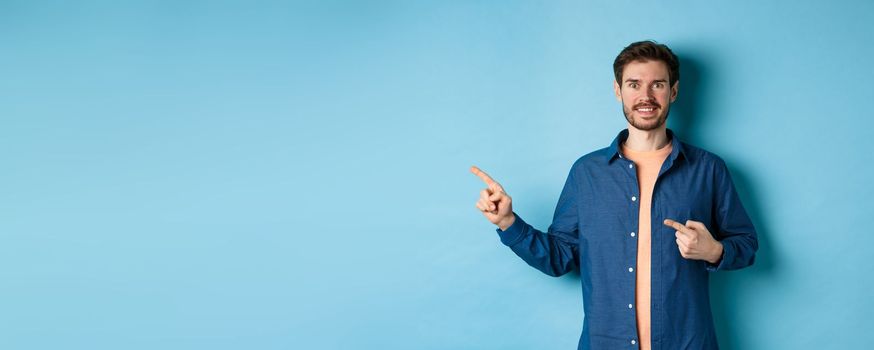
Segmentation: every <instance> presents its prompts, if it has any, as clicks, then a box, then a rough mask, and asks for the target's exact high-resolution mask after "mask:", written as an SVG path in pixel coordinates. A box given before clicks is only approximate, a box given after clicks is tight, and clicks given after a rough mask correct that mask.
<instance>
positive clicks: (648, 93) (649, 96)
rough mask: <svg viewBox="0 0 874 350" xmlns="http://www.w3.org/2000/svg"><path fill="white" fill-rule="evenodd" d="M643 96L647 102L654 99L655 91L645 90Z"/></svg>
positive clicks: (650, 88) (649, 88) (651, 89)
mask: <svg viewBox="0 0 874 350" xmlns="http://www.w3.org/2000/svg"><path fill="white" fill-rule="evenodd" d="M644 96H645V97H646V98H647V99H649V100H654V99H655V91H653V88H652V87H648V88H646V92H644Z"/></svg>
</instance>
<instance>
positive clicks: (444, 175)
mask: <svg viewBox="0 0 874 350" xmlns="http://www.w3.org/2000/svg"><path fill="white" fill-rule="evenodd" d="M872 4H874V3H872V2H866V1H837V2H832V4H830V5H826V2H825V1H808V2H797V1H773V2H767V3H765V2H760V1H730V2H729V1H705V2H702V1H672V2H661V1H659V2H651V1H602V2H598V3H592V2H583V1H575V2H572V1H543V2H536V1H430V2H411V1H312V2H308V3H307V2H279V1H275V2H274V1H258V2H254V1H239V2H231V1H139V2H117V1H80V2H69V1H2V2H0V72H2V74H0V162H2V163H0V164H2V165H0V348H4V349H61V348H63V349H194V348H196V349H573V348H575V346H576V342H577V337H578V336H579V332H580V330H581V326H582V317H583V310H582V301H581V291H580V286H579V278H578V277H577V276H574V275H566V276H563V277H560V278H553V277H549V276H546V275H544V274H541V273H540V272H538V271H536V270H534V269H532V268H530V267H529V266H527V265H526V264H525V263H524V262H523V261H521V260H520V259H519V258H517V257H516V256H515V255H514V254H513V253H512V252H511V251H510V250H509V249H508V248H507V247H505V246H502V245H501V244H500V242H499V240H498V237H497V235H496V234H495V232H494V226H493V225H491V224H490V223H488V222H487V221H486V220H485V219H484V218H483V217H482V216H481V214H480V213H479V212H478V211H477V210H476V208H475V207H474V203H475V202H476V200H477V197H478V192H479V191H480V190H481V189H482V188H483V187H484V186H483V184H482V183H481V182H480V181H479V180H478V179H477V178H476V177H475V176H473V175H472V174H470V173H469V172H468V167H469V166H470V165H474V164H475V165H478V166H480V167H481V168H483V169H484V170H485V171H487V172H489V173H490V174H492V175H493V176H494V177H495V178H496V179H497V180H498V181H500V182H501V183H502V184H503V186H504V187H505V188H506V189H507V191H508V193H509V194H510V195H512V196H513V198H514V208H515V210H516V211H517V212H518V213H519V214H520V215H521V216H522V217H523V218H525V219H526V221H528V222H530V223H532V224H533V225H534V226H535V227H538V228H540V229H541V230H545V229H546V228H547V226H548V225H549V223H550V221H551V218H552V211H553V210H554V208H555V203H556V200H557V198H558V195H559V192H560V190H561V187H562V185H563V183H564V180H565V177H566V175H567V172H568V170H569V169H570V166H571V164H572V163H573V162H574V160H576V159H577V158H578V157H580V156H581V155H583V154H585V153H588V152H590V151H592V150H595V149H598V148H601V147H604V146H606V145H608V144H609V143H610V141H611V140H612V139H613V137H614V136H615V135H616V133H617V132H618V131H619V130H621V129H622V128H624V127H625V121H624V119H623V117H622V115H621V109H620V106H619V103H618V102H617V101H616V100H615V99H614V96H613V91H612V79H613V76H612V67H611V65H612V61H613V58H614V57H615V56H616V54H617V53H618V52H619V51H620V50H621V49H622V48H623V47H624V46H625V45H627V44H628V43H630V42H632V41H636V40H641V39H655V40H658V41H660V42H663V43H666V44H668V45H669V46H670V47H671V48H672V49H673V50H674V51H675V52H676V53H677V54H678V55H679V56H680V58H681V62H682V76H681V83H680V84H681V85H680V95H679V99H678V100H677V102H676V104H675V105H674V106H673V109H672V113H671V117H670V119H669V125H670V126H671V127H672V128H673V129H675V130H676V131H677V132H678V134H679V135H680V136H681V138H683V139H684V140H686V141H688V142H691V143H693V144H696V145H698V146H700V147H703V148H705V149H708V150H710V151H713V152H715V153H717V154H719V155H720V156H722V157H723V158H724V159H725V160H726V161H727V163H728V164H729V167H730V169H731V171H732V175H733V177H734V179H735V183H736V185H737V187H738V189H739V191H740V193H741V196H742V199H743V201H744V204H745V206H746V207H747V209H748V211H749V212H750V215H751V217H752V218H753V220H754V222H755V223H756V225H757V227H758V229H759V231H760V245H761V248H760V250H759V254H758V257H757V262H756V264H755V265H754V266H753V267H751V268H748V269H744V270H740V271H732V272H719V273H715V274H714V275H713V277H714V278H713V280H712V287H713V290H714V293H713V296H712V301H713V309H714V312H715V316H716V322H717V326H718V330H719V337H720V343H721V344H722V347H723V348H725V349H820V348H831V349H848V348H860V347H867V346H866V344H868V343H869V342H870V340H869V337H870V330H871V329H872V326H874V324H872V323H874V322H872V321H871V314H872V312H874V302H872V299H871V298H870V294H871V293H870V291H871V290H872V288H874V283H872V277H871V272H872V265H874V263H872V254H871V246H872V244H874V238H872V232H871V229H870V227H871V214H872V205H871V204H870V203H871V198H872V196H874V191H872V189H874V186H872V185H871V178H872V176H874V166H872V165H871V155H870V153H871V152H872V149H874V144H872V136H874V135H872V128H871V123H872V122H871V118H872V113H871V112H870V108H869V105H870V103H871V101H872V98H874V84H872V82H874V69H872V68H871V63H870V62H871V58H872V57H874V49H872V47H871V37H872V35H874V26H872V24H871V23H874V5H872Z"/></svg>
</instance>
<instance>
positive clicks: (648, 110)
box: [634, 105, 659, 114]
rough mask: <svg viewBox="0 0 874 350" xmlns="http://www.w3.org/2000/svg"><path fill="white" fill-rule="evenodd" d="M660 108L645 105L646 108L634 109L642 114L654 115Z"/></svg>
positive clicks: (638, 107)
mask: <svg viewBox="0 0 874 350" xmlns="http://www.w3.org/2000/svg"><path fill="white" fill-rule="evenodd" d="M658 108H659V107H658V106H653V105H645V106H637V107H634V110H635V111H637V112H638V113H641V114H653V113H655V110H656V109H658Z"/></svg>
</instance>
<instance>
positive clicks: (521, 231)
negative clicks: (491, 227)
mask: <svg viewBox="0 0 874 350" xmlns="http://www.w3.org/2000/svg"><path fill="white" fill-rule="evenodd" d="M513 216H514V217H515V219H514V220H513V224H512V225H510V227H507V229H506V230H504V231H501V228H500V227H499V228H496V229H495V231H496V232H498V236H500V237H501V243H504V245H506V246H512V245H514V244H516V243H519V241H521V240H522V238H524V237H525V234H526V231H528V230H526V227H527V226H528V223H526V222H525V221H524V220H522V218H520V217H519V215H516V212H513Z"/></svg>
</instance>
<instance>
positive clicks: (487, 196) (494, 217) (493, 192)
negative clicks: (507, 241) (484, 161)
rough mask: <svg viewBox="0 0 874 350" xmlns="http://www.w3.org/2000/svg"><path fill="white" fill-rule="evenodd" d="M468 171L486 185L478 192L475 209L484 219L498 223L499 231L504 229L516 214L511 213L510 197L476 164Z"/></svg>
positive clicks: (511, 222)
mask: <svg viewBox="0 0 874 350" xmlns="http://www.w3.org/2000/svg"><path fill="white" fill-rule="evenodd" d="M470 172H472V173H474V175H476V176H479V178H480V179H482V180H483V182H485V183H486V185H487V186H488V187H486V189H484V190H482V191H480V193H479V197H480V198H479V201H477V202H476V207H477V209H479V210H480V212H482V213H483V215H484V216H485V217H486V219H489V221H491V222H492V223H493V224H495V225H498V228H500V229H501V231H504V230H506V229H507V228H508V227H510V225H512V224H513V222H514V221H515V220H516V216H515V215H513V205H512V203H511V202H512V198H510V196H509V195H508V194H507V193H505V192H504V188H503V187H501V185H500V184H498V182H497V181H495V180H494V179H492V177H491V176H489V175H488V174H486V173H485V172H484V171H482V170H480V169H479V168H477V167H476V166H472V167H470Z"/></svg>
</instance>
